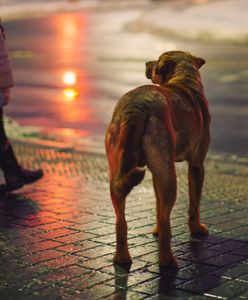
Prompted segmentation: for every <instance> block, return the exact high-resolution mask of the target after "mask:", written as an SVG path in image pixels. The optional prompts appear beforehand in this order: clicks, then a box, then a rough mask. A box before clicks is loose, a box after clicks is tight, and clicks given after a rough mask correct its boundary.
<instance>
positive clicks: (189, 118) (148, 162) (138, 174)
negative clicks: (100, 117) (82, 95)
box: [105, 51, 210, 267]
mask: <svg viewBox="0 0 248 300" xmlns="http://www.w3.org/2000/svg"><path fill="white" fill-rule="evenodd" d="M203 64H205V60H204V59H202V58H200V57H196V56H193V55H191V54H190V53H188V52H183V51H170V52H165V53H164V54H162V55H161V56H160V57H159V58H158V60H156V61H151V62H147V63H146V77H147V78H148V79H151V80H152V82H153V84H150V85H144V86H140V87H137V88H135V89H133V90H131V91H129V92H128V93H126V94H125V95H124V96H123V97H122V98H121V99H120V100H119V101H118V103H117V105H116V107H115V110H114V113H113V116H112V120H111V122H110V124H109V126H108V127H107V130H106V135H105V147H106V154H107V158H108V164H109V181H110V195H111V199H112V203H113V206H114V209H115V214H116V253H115V256H114V262H115V263H117V264H126V263H131V261H132V259H131V256H130V253H129V251H128V242H127V223H126V220H125V199H126V196H127V195H128V193H129V192H130V191H131V190H132V188H133V187H134V186H136V185H138V184H139V183H140V182H141V181H142V179H143V178H144V175H145V171H146V167H148V168H149V170H150V171H151V173H152V180H153V187H154V190H155V196H156V206H157V226H156V228H155V231H154V234H157V235H158V237H159V263H160V265H161V266H174V267H176V266H177V261H176V259H175V257H174V256H173V253H172V250H171V226H170V214H171V210H172V208H173V205H174V203H175V200H176V190H177V183H176V170H175V162H181V161H187V162H188V181H189V210H188V215H189V219H188V225H189V229H190V231H191V234H192V235H193V236H197V237H200V236H203V237H205V236H207V235H208V229H207V227H206V226H205V225H204V224H201V223H200V208H199V206H200V198H201V191H202V186H203V181H204V159H205V156H206V153H207V151H208V147H209V143H210V130H209V125H210V114H209V109H208V102H207V100H206V98H205V96H204V91H203V85H202V83H201V77H200V73H199V69H200V67H201V66H202V65H203Z"/></svg>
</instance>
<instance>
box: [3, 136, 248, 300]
mask: <svg viewBox="0 0 248 300" xmlns="http://www.w3.org/2000/svg"><path fill="white" fill-rule="evenodd" d="M14 147H15V150H16V152H17V154H18V155H19V156H20V157H21V159H22V163H23V165H24V166H26V167H30V168H32V167H42V168H43V169H44V170H45V176H44V178H43V179H42V180H41V181H38V182H37V183H35V184H33V185H30V186H27V187H25V188H23V189H22V190H20V191H17V192H15V193H13V194H10V195H7V196H5V197H3V198H2V199H1V200H0V251H1V255H2V257H1V258H0V268H1V274H0V299H18V300H19V299H25V300H27V299H32V300H33V299H42V300H43V299H73V300H74V299H90V300H91V299H104V298H105V299H115V300H116V299H135V300H136V299H165V300H171V299H174V300H175V299H176V300H177V299H178V300H181V299H195V300H203V299H214V297H215V298H216V297H217V299H222V298H227V299H246V298H248V296H247V285H248V284H247V281H248V279H247V276H248V260H247V252H248V248H247V247H248V244H247V243H248V232H247V225H248V221H247V213H248V208H247V194H248V185H247V180H246V179H247V175H248V159H247V160H244V161H246V162H245V163H244V161H242V164H241V163H238V162H236V161H235V160H233V158H228V157H226V156H221V155H220V156H217V157H215V156H214V155H212V154H210V155H209V156H208V158H207V161H206V180H205V185H204V191H203V197H202V206H201V211H202V214H201V218H202V221H203V222H205V223H207V224H208V225H209V229H210V234H209V236H208V238H207V239H206V240H202V241H201V240H197V239H193V238H191V237H190V233H189V230H188V225H187V222H188V220H187V219H188V216H187V210H188V183H187V166H186V164H179V165H178V168H177V178H178V197H177V201H176V204H175V207H174V209H173V212H172V218H171V219H172V221H171V223H172V233H173V237H172V249H173V252H174V253H175V256H176V257H177V260H178V263H179V270H178V271H177V272H175V270H171V269H168V268H161V267H160V266H159V264H158V239H157V238H156V237H154V236H153V235H152V230H153V227H154V226H155V223H156V210H155V202H156V201H155V196H154V192H153V189H152V184H151V175H150V174H149V172H147V176H146V178H145V180H144V181H143V183H142V184H141V185H140V186H138V187H136V188H135V189H134V190H133V191H132V193H131V194H130V195H129V196H128V198H127V205H126V219H127V221H128V229H129V231H128V243H129V248H130V249H129V250H130V253H131V255H132V258H133V262H132V264H131V265H130V266H125V268H123V267H120V266H118V265H115V264H113V255H114V252H115V244H116V237H115V214H114V209H113V207H112V203H111V199H110V195H109V186H108V169H107V162H106V159H105V157H104V156H102V155H96V154H92V153H80V152H77V151H74V150H73V151H71V152H70V153H68V152H65V151H64V150H63V149H56V148H51V147H49V146H44V145H35V146H34V145H32V144H26V143H25V142H17V141H16V142H15V141H14ZM32 158H35V159H32ZM34 161H35V163H34ZM216 165H218V168H215V167H214V166H216ZM232 169H235V173H232V172H231V170H232ZM1 178H2V177H1V175H0V180H1ZM72 191H73V192H72Z"/></svg>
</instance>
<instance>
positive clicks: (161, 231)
mask: <svg viewBox="0 0 248 300" xmlns="http://www.w3.org/2000/svg"><path fill="white" fill-rule="evenodd" d="M165 126H166V125H165V124H162V123H161V122H160V121H159V120H158V119H156V118H151V119H150V120H149V122H148V125H147V130H146V133H145V135H144V149H145V154H146V161H147V165H148V167H149V169H150V170H151V172H152V175H153V183H154V189H155V194H156V198H157V210H158V211H157V230H158V235H159V244H160V245H159V262H160V264H161V265H162V266H177V262H176V259H175V258H174V256H173V254H172V250H171V226H170V214H171V211H172V208H173V206H174V203H175V200H176V189H177V185H176V172H175V164H174V151H173V150H174V149H173V148H174V142H173V136H172V131H171V129H170V128H166V127H165Z"/></svg>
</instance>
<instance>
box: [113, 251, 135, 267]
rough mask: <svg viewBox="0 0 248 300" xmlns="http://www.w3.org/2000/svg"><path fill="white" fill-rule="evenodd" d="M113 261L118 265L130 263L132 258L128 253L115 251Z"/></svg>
mask: <svg viewBox="0 0 248 300" xmlns="http://www.w3.org/2000/svg"><path fill="white" fill-rule="evenodd" d="M113 262H114V263H116V264H118V265H125V264H130V263H131V262H132V258H131V255H130V254H129V253H116V254H115V256H114V259H113Z"/></svg>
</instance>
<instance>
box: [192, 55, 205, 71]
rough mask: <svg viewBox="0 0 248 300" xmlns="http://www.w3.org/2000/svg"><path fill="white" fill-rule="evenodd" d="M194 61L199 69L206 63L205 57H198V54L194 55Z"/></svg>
mask: <svg viewBox="0 0 248 300" xmlns="http://www.w3.org/2000/svg"><path fill="white" fill-rule="evenodd" d="M193 61H194V63H195V65H196V67H197V69H200V67H201V66H203V65H204V64H205V63H206V61H205V59H203V58H201V57H197V56H193Z"/></svg>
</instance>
